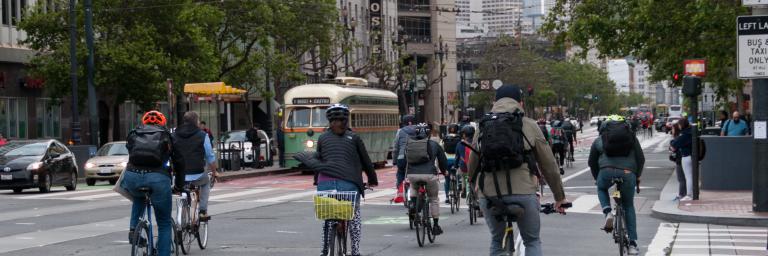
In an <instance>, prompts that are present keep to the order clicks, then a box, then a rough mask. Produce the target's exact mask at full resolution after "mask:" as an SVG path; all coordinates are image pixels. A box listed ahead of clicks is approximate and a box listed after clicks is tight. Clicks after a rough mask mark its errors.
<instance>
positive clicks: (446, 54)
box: [387, 0, 457, 123]
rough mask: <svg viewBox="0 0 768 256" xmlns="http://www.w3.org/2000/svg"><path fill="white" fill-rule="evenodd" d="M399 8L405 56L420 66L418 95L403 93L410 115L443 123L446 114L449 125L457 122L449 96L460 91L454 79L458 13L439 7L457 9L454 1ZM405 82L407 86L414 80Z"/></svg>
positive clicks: (415, 2)
mask: <svg viewBox="0 0 768 256" xmlns="http://www.w3.org/2000/svg"><path fill="white" fill-rule="evenodd" d="M387 1H388V0H387ZM397 5H398V10H397V15H398V25H399V27H400V28H402V30H401V31H400V33H401V36H403V38H404V39H405V43H406V44H405V52H404V54H408V55H410V57H409V58H408V59H407V60H406V63H408V64H409V65H410V64H416V69H417V76H416V83H415V88H414V92H413V93H410V92H409V91H408V89H409V88H404V89H406V90H405V91H403V92H401V93H402V94H401V95H402V98H405V99H407V102H409V103H408V111H407V112H416V113H417V114H418V115H417V117H418V118H419V119H421V120H424V121H427V122H432V123H436V122H440V121H441V113H442V114H444V115H445V117H444V119H445V121H446V122H456V118H455V114H454V113H455V112H453V111H452V110H453V108H452V107H451V104H449V95H455V93H456V91H457V87H456V80H455V79H453V78H454V77H456V13H455V12H445V11H441V10H440V8H438V7H446V6H454V5H455V2H454V0H401V1H398V3H397ZM441 42H442V47H440V44H441ZM441 50H442V51H441ZM441 52H442V54H440V53H441ZM441 55H442V64H443V65H442V66H441V65H440V62H441V58H440V56H441ZM408 68H409V69H410V68H411V66H409V67H408ZM441 71H442V72H441ZM405 82H406V83H405V84H406V85H407V84H408V83H409V82H410V81H405ZM441 91H442V95H441ZM441 99H442V101H443V102H444V105H441ZM413 102H416V106H417V107H414V106H413V105H414V104H413ZM441 109H442V111H441Z"/></svg>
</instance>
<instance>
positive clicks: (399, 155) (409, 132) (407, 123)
mask: <svg viewBox="0 0 768 256" xmlns="http://www.w3.org/2000/svg"><path fill="white" fill-rule="evenodd" d="M402 121H403V127H402V128H400V129H399V130H397V133H396V134H395V141H394V144H393V145H392V148H393V150H392V159H394V161H395V164H397V182H396V183H395V185H396V187H397V188H399V187H400V185H401V184H402V183H403V180H405V167H406V165H407V162H406V160H405V143H406V142H408V138H409V137H413V136H416V128H415V127H414V124H415V122H416V118H415V117H414V116H413V115H405V116H403V120H402Z"/></svg>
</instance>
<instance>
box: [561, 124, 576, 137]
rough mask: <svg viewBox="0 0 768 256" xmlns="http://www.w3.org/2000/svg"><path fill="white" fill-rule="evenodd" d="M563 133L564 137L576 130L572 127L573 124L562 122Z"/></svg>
mask: <svg viewBox="0 0 768 256" xmlns="http://www.w3.org/2000/svg"><path fill="white" fill-rule="evenodd" d="M562 127H563V131H565V134H566V135H569V134H573V132H574V130H575V129H576V128H575V127H573V124H572V123H571V121H563V126H562Z"/></svg>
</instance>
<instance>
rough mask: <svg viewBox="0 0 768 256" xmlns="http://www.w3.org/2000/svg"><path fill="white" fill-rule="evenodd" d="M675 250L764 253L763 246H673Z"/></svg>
mask: <svg viewBox="0 0 768 256" xmlns="http://www.w3.org/2000/svg"><path fill="white" fill-rule="evenodd" d="M674 248H675V249H710V250H711V249H723V250H743V251H765V247H763V246H733V245H679V244H675V247H674Z"/></svg>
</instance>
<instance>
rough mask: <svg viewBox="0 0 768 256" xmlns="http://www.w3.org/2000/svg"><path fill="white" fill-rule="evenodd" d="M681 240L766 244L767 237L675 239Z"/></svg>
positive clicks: (677, 241)
mask: <svg viewBox="0 0 768 256" xmlns="http://www.w3.org/2000/svg"><path fill="white" fill-rule="evenodd" d="M680 242H723V243H748V244H765V239H711V238H698V239H693V238H678V239H675V243H680Z"/></svg>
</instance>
